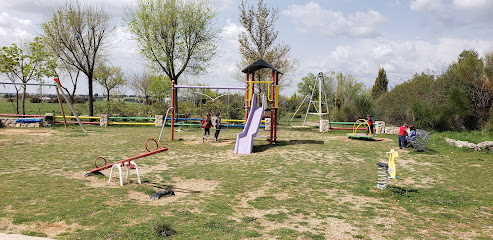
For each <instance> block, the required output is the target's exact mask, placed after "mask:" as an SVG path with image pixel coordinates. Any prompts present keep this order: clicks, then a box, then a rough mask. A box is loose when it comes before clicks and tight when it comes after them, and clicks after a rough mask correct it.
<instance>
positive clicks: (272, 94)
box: [270, 70, 276, 144]
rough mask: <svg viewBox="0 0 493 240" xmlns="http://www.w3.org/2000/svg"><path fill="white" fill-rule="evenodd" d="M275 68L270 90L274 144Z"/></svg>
mask: <svg viewBox="0 0 493 240" xmlns="http://www.w3.org/2000/svg"><path fill="white" fill-rule="evenodd" d="M274 74H275V72H274V70H272V78H271V80H272V84H271V91H270V95H271V96H270V99H271V100H272V101H271V102H270V144H272V142H273V140H274V101H275V99H274V96H275V94H274V85H275V83H276V82H275V80H274Z"/></svg>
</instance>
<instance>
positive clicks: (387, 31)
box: [0, 0, 493, 95]
mask: <svg viewBox="0 0 493 240" xmlns="http://www.w3.org/2000/svg"><path fill="white" fill-rule="evenodd" d="M91 2H96V3H99V4H102V5H103V6H105V7H107V9H108V10H109V12H110V14H111V15H112V17H113V20H112V21H113V22H114V23H115V25H116V26H117V29H116V31H115V34H114V37H112V38H111V44H110V45H109V47H108V52H109V53H110V54H111V58H110V59H111V64H114V65H119V66H121V67H122V68H123V69H124V71H125V73H126V75H127V76H130V75H131V73H132V72H136V71H142V70H143V64H144V63H145V61H144V60H143V59H142V58H141V57H140V56H139V55H138V49H137V46H136V45H135V44H134V43H133V42H132V41H131V40H130V36H129V34H128V33H127V32H126V30H125V27H124V26H123V25H122V21H121V18H122V17H123V16H124V7H125V6H129V5H130V4H131V2H132V1H131V0H124V1H119V0H106V1H103V0H91ZM256 2H257V1H253V0H250V2H249V3H250V4H256ZM265 3H266V4H267V5H268V6H269V7H275V8H277V9H279V19H278V20H277V22H276V26H275V27H276V30H278V31H279V36H278V41H281V42H283V43H285V44H288V45H289V46H291V56H292V57H294V58H296V59H298V61H299V63H300V66H299V68H298V69H297V70H296V71H295V72H293V75H292V80H293V84H292V87H287V88H285V89H284V90H283V92H282V93H283V94H285V95H290V94H292V93H293V92H295V91H296V84H297V83H298V82H299V81H300V80H301V78H302V77H303V76H305V75H306V74H308V73H309V72H312V73H318V72H321V71H329V70H333V71H337V72H342V73H344V74H351V75H353V76H355V77H356V78H357V79H358V80H359V81H361V82H363V83H364V84H365V85H366V86H368V87H371V86H372V85H373V82H374V80H375V78H376V76H377V73H378V69H379V68H380V67H384V68H385V70H386V72H387V76H388V78H389V82H390V83H389V84H390V86H395V85H397V84H399V83H401V82H403V81H406V80H407V79H409V78H410V77H412V75H413V74H414V73H420V72H428V73H435V74H439V73H441V72H442V71H443V70H444V69H445V68H446V67H447V66H448V65H449V64H450V63H451V62H452V61H454V60H456V59H457V56H458V55H459V53H460V52H462V50H464V49H475V50H476V51H478V53H479V54H480V55H481V56H482V55H483V54H484V53H485V52H487V51H492V50H493V28H491V27H490V26H492V24H493V14H490V13H491V12H493V1H491V0H406V1H404V0H372V1H368V0H337V1H335V0H334V1H321V0H311V1H301V0H298V1H295V0H265ZM59 4H60V1H57V0H44V1H33V0H31V1H29V0H17V1H11V0H0V46H5V45H10V44H12V43H18V42H19V41H20V39H27V40H28V39H30V38H32V37H33V36H34V35H35V34H38V33H40V30H39V27H38V26H39V24H40V23H41V22H42V21H43V20H44V16H45V14H46V13H48V12H49V11H50V10H53V9H56V8H57V6H58V5H59ZM212 4H213V6H215V7H216V8H217V9H218V12H219V15H218V17H217V25H218V27H219V28H221V29H222V31H221V40H220V42H219V44H220V50H219V51H218V55H217V57H216V59H214V60H213V61H212V62H211V63H210V67H209V69H208V73H206V74H203V75H201V76H186V77H185V78H186V81H188V82H190V83H196V82H201V83H206V84H208V85H230V86H237V85H240V84H241V83H240V82H238V81H237V80H234V78H235V76H237V75H238V74H239V72H240V71H239V69H237V68H236V63H237V62H238V61H239V59H240V55H239V53H238V42H237V36H238V33H239V32H240V31H241V30H242V28H241V26H240V24H239V21H238V14H239V10H238V4H239V1H237V0H213V2H212ZM62 80H63V79H62ZM82 84H83V85H85V81H83V82H82ZM83 85H81V86H80V87H79V89H80V93H85V92H87V88H85V87H84V86H83ZM128 93H130V92H128Z"/></svg>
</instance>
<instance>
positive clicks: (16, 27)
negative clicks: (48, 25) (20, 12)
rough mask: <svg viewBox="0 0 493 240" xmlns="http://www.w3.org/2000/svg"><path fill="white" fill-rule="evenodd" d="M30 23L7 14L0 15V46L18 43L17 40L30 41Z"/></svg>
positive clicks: (31, 36) (31, 26)
mask: <svg viewBox="0 0 493 240" xmlns="http://www.w3.org/2000/svg"><path fill="white" fill-rule="evenodd" d="M32 28H33V24H32V21H31V20H29V19H21V18H17V17H12V16H10V15H9V14H8V13H0V37H1V38H0V45H10V44H12V43H18V42H19V40H30V39H31V38H33V37H34V35H33V34H32V33H31V29H32Z"/></svg>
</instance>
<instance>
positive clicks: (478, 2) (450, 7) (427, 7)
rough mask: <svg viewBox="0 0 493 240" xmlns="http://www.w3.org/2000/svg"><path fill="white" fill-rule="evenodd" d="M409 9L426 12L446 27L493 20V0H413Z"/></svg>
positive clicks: (482, 23)
mask: <svg viewBox="0 0 493 240" xmlns="http://www.w3.org/2000/svg"><path fill="white" fill-rule="evenodd" d="M410 9H411V10H413V11H416V12H423V13H427V15H428V16H430V17H432V18H435V19H437V20H439V21H440V23H441V24H442V25H443V26H446V27H454V26H465V27H467V26H469V25H483V26H485V25H486V24H485V23H492V22H493V15H492V14H491V12H492V11H493V1H490V0H444V1H442V0H413V1H411V3H410Z"/></svg>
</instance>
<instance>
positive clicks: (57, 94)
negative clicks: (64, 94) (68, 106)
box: [53, 87, 67, 128]
mask: <svg viewBox="0 0 493 240" xmlns="http://www.w3.org/2000/svg"><path fill="white" fill-rule="evenodd" d="M55 88H56V96H57V98H58V103H59V104H60V110H61V111H62V116H63V124H65V128H67V119H65V112H64V111H63V105H62V98H60V92H59V91H58V87H55ZM53 117H54V116H53ZM53 120H55V119H53Z"/></svg>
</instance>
